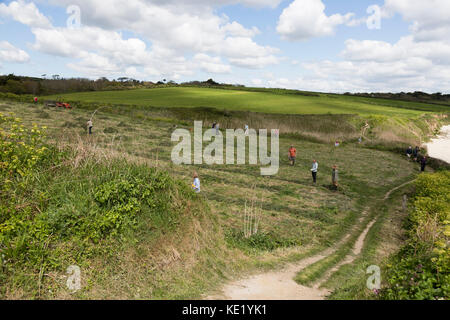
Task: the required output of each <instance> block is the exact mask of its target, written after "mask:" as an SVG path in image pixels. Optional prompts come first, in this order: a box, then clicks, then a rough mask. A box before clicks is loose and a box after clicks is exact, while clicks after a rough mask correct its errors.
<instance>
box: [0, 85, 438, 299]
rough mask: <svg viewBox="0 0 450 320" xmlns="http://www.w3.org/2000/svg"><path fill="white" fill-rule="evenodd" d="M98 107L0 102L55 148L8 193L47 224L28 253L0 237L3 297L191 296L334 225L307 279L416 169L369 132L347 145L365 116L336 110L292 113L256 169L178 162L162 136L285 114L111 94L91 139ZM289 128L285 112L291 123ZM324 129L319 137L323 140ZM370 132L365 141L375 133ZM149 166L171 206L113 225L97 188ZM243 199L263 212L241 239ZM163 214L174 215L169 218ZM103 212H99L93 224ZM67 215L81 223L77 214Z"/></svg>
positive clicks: (294, 251)
mask: <svg viewBox="0 0 450 320" xmlns="http://www.w3.org/2000/svg"><path fill="white" fill-rule="evenodd" d="M208 90H209V89H208ZM96 94H97V93H96ZM101 94H103V93H101ZM122 94H123V93H122ZM80 95H84V94H80ZM311 99H314V98H311ZM180 101H181V100H180ZM96 108H97V106H95V105H89V104H87V105H86V106H83V107H79V108H74V109H72V110H64V109H59V108H48V107H45V106H42V105H40V104H39V105H30V104H24V103H17V102H1V103H0V113H3V114H9V113H13V114H14V115H15V117H19V118H20V119H21V121H22V122H23V124H24V126H25V127H31V126H32V124H37V125H38V126H46V127H47V129H46V131H47V138H46V139H47V140H46V141H47V142H48V143H49V144H50V145H53V146H56V149H57V150H58V152H62V153H63V154H64V155H63V156H62V157H63V159H62V160H61V161H60V162H59V163H57V164H56V163H55V164H54V165H52V166H51V167H50V168H47V169H45V170H44V169H42V170H40V171H39V174H38V175H36V177H35V178H33V179H31V180H30V182H29V183H30V185H31V186H32V187H33V188H32V189H31V190H33V191H30V190H28V189H27V190H28V191H27V190H24V191H20V192H19V191H11V190H10V191H8V192H15V198H14V199H15V201H16V204H15V209H14V210H17V212H22V213H23V214H25V213H24V212H26V215H27V216H28V217H30V218H28V219H31V220H29V221H30V223H31V225H32V226H34V224H35V220H34V219H38V220H36V221H40V223H44V222H45V224H44V225H45V226H46V227H45V228H44V229H45V230H47V231H46V232H47V233H43V234H44V235H47V236H46V237H44V239H43V240H42V241H41V242H40V243H42V246H44V247H39V250H37V249H35V248H34V247H31V246H30V247H27V245H26V244H24V243H23V241H24V240H23V238H21V236H20V234H14V233H11V235H10V236H9V238H2V244H1V246H2V247H1V248H2V250H4V251H5V252H7V253H8V256H7V257H6V258H3V260H2V268H1V270H2V275H1V277H0V284H1V286H0V287H1V289H0V296H1V297H2V298H4V299H11V298H19V299H30V298H34V299H52V298H69V299H70V298H77V299H104V298H106V299H174V298H176V299H185V298H201V297H203V296H204V295H205V294H208V292H214V290H218V289H219V288H220V287H221V285H222V284H223V283H224V281H227V280H230V279H234V278H236V277H240V276H242V275H244V274H247V273H250V272H256V271H257V270H269V269H273V268H277V267H278V266H281V265H282V264H283V263H285V262H287V261H297V260H299V259H300V258H302V257H306V256H308V255H311V254H313V253H314V252H317V251H318V250H321V249H323V248H327V247H330V246H335V245H336V244H337V243H339V240H340V239H342V237H343V236H344V235H346V234H351V235H352V236H350V237H349V238H348V239H347V241H346V242H345V243H342V245H340V247H339V250H338V252H337V253H336V254H335V255H333V256H332V257H331V258H330V259H329V260H331V262H330V261H329V260H327V261H322V262H320V263H319V266H318V267H317V266H316V268H315V269H314V270H313V272H309V273H308V274H307V275H306V278H305V276H303V282H305V283H309V282H312V281H314V280H315V279H318V278H320V276H321V275H323V274H325V273H326V272H327V271H328V270H329V269H330V268H332V267H333V265H335V264H336V263H338V262H339V261H341V260H342V259H344V257H345V255H346V254H347V252H348V251H349V250H350V248H351V246H352V244H353V243H354V241H356V237H357V235H358V234H357V232H358V231H359V230H360V229H362V228H364V226H365V225H367V223H368V222H369V221H370V218H372V219H373V218H375V217H386V216H389V212H386V211H385V210H377V209H376V208H379V207H380V205H381V204H382V203H383V200H382V199H383V196H384V195H385V194H386V192H388V191H389V190H391V189H392V188H394V187H396V186H399V185H401V184H403V183H404V182H407V181H410V180H412V179H414V178H415V177H416V176H417V175H418V173H419V167H418V165H417V164H416V163H413V162H411V161H408V160H406V159H405V158H404V156H403V155H402V154H396V153H393V152H389V151H382V150H378V149H376V148H374V147H373V146H372V147H371V144H370V141H369V140H370V139H371V138H370V137H371V135H370V134H368V137H367V141H366V142H365V143H363V144H358V143H357V142H356V140H355V138H356V137H358V134H359V127H358V125H359V123H360V122H363V121H365V120H364V119H363V118H354V117H349V116H345V115H342V116H339V115H337V116H335V117H336V118H335V119H333V118H332V117H333V116H330V115H322V116H320V115H317V116H305V117H306V118H301V117H300V116H299V118H294V119H298V120H299V121H300V119H302V120H301V121H300V123H301V124H305V126H306V127H307V130H308V131H307V132H306V131H305V132H304V135H302V134H299V133H297V134H285V135H283V134H282V135H281V137H280V154H281V159H280V161H281V164H280V170H279V173H278V174H277V175H276V176H273V177H262V176H260V173H259V166H243V165H240V166H225V165H223V166H207V165H198V166H186V165H183V166H175V165H173V164H172V162H171V160H170V153H171V149H172V148H173V146H174V145H175V144H174V143H172V142H171V141H170V137H171V133H172V132H173V130H174V127H175V126H176V127H178V128H186V129H189V128H191V127H192V126H193V123H192V122H191V120H190V119H191V118H194V117H195V118H197V117H198V118H197V119H203V120H209V119H215V118H217V117H218V116H220V117H223V119H226V118H230V116H231V118H232V119H233V120H230V122H229V123H228V125H229V126H230V127H233V125H234V124H236V125H237V124H238V123H239V122H241V121H243V120H242V119H247V118H246V117H248V118H251V119H258V121H260V122H259V125H260V126H261V127H262V126H263V125H264V124H267V123H269V124H273V125H276V124H277V123H279V122H283V121H286V118H283V117H284V116H283V115H273V117H270V116H268V115H265V116H264V117H263V116H262V115H257V114H252V113H244V114H241V113H236V114H235V113H233V112H231V113H230V114H225V115H224V113H223V112H218V111H214V109H202V108H200V109H189V110H186V109H183V108H180V109H173V110H172V109H171V110H169V111H167V110H166V109H163V108H160V109H158V108H147V109H145V108H143V107H136V108H133V107H130V106H123V105H122V106H120V105H116V106H110V107H106V108H102V109H99V110H98V111H97V113H96V114H95V116H94V118H93V122H94V129H93V132H94V134H93V136H89V135H88V134H87V132H86V121H87V119H89V118H90V117H91V115H92V113H93V111H94V110H95V109H96ZM380 108H384V107H380ZM189 111H190V112H192V114H190V116H188V113H189ZM402 111H403V110H401V109H399V110H398V112H402ZM407 111H408V112H412V113H415V112H417V111H409V110H407ZM404 112H406V111H404ZM310 117H318V118H310ZM322 117H323V118H322ZM311 119H315V120H317V121H313V122H314V123H320V122H321V120H323V121H324V123H327V121H328V122H329V123H332V124H335V123H336V122H338V123H339V122H340V124H341V125H340V126H338V125H331V126H327V125H325V126H321V125H314V124H310V123H311V121H310V120H311ZM367 119H369V120H371V121H372V122H373V124H374V125H375V124H376V123H377V121H378V122H380V120H379V119H378V118H377V117H375V118H371V117H370V116H369V117H367ZM427 119H428V120H430V119H429V118H427ZM428 120H427V121H428ZM381 123H384V122H381ZM308 124H309V126H308ZM295 125H296V124H295V123H294V122H293V123H292V126H293V127H294V126H295ZM224 127H226V126H225V125H224V126H222V128H224ZM376 128H377V127H375V126H374V130H375V129H376ZM417 130H419V129H417ZM375 131H376V130H375ZM426 132H428V131H426V130H424V131H423V132H422V134H425V133H426ZM307 133H310V134H311V135H308V134H307ZM313 134H316V137H315V138H314V135H313ZM322 134H324V135H325V136H326V137H328V138H329V139H328V138H327V139H322V138H323V135H322ZM341 134H343V135H344V136H346V137H349V139H348V141H345V142H344V143H343V144H342V145H341V146H340V147H339V148H335V147H334V144H333V143H329V142H326V141H328V140H330V141H333V139H332V138H335V137H336V136H339V135H341ZM372 135H373V137H374V138H373V139H375V135H376V133H375V132H374V133H372ZM350 138H351V139H350ZM352 139H353V140H352ZM366 143H367V144H366ZM290 145H294V146H296V148H297V150H298V156H297V163H296V165H295V166H294V167H291V166H289V164H288V159H287V153H288V149H289V146H290ZM312 159H317V161H318V162H319V176H318V183H317V185H313V183H312V179H311V173H310V170H309V168H310V166H311V161H312ZM333 165H338V167H339V170H340V188H339V190H337V191H336V190H332V188H331V187H330V185H331V167H332V166H333ZM135 166H137V167H135ZM148 168H150V169H152V168H153V169H154V170H157V171H158V172H161V173H162V174H163V176H164V175H165V174H167V177H170V179H169V178H168V179H169V180H167V181H170V182H167V183H168V184H169V186H170V192H169V193H170V194H172V195H173V196H172V198H171V200H170V201H171V202H174V204H176V206H175V207H173V208H172V207H170V208H166V207H164V206H163V205H162V204H158V203H157V206H156V207H155V208H156V209H157V208H160V207H161V208H162V209H161V210H160V211H152V210H153V209H151V208H153V207H150V209H149V208H147V207H146V206H144V207H142V208H141V207H139V211H138V214H137V216H136V220H133V221H134V222H133V226H131V225H130V226H129V225H128V224H127V223H128V222H127V223H125V222H126V221H127V220H125V221H123V223H122V220H120V219H119V218H120V217H117V216H115V215H112V216H111V214H112V212H113V211H111V210H113V209H114V208H110V207H108V206H106V207H102V203H103V202H99V200H98V199H99V198H98V197H99V192H100V191H101V190H106V191H108V190H109V189H108V188H113V189H114V188H119V187H120V186H121V183H122V182H120V181H122V180H123V179H128V178H126V177H132V176H138V177H142V179H144V180H143V181H146V177H149V178H148V179H150V180H149V181H153V180H152V179H153V178H151V177H153V175H154V173H152V172H151V171H148ZM194 170H196V171H198V173H199V175H200V178H201V183H202V193H201V194H199V195H190V196H187V195H185V192H186V190H187V189H186V188H189V186H190V184H191V180H192V172H193V171H194ZM156 176H157V177H159V175H156ZM121 179H122V180H121ZM111 181H112V182H114V181H119V184H118V186H115V185H114V184H113V185H112V186H110V185H109V184H108V183H109V182H111ZM155 181H159V180H155ZM163 181H166V180H163ZM141 183H142V182H141ZM158 183H159V182H158ZM161 183H162V182H161ZM99 187H101V188H100V191H99V189H98V188H99ZM18 188H19V187H18ZM105 188H106V189H105ZM19 189H20V188H19ZM19 189H17V190H19ZM114 190H115V189H114ZM106 191H101V192H103V193H105V192H106ZM108 192H112V191H108ZM114 192H115V191H114ZM136 192H138V191H136ZM139 192H141V191H139ZM142 192H143V191H142ZM103 193H100V196H101V195H102V194H103ZM108 194H109V193H108ZM395 197H396V198H395V199H397V200H395V201H400V197H401V194H397V195H395ZM100 199H102V198H101V197H100ZM252 201H254V202H255V204H256V206H259V207H260V208H261V209H262V213H261V222H260V226H259V232H258V234H257V235H256V236H253V237H250V238H245V237H244V211H245V207H246V206H248V205H249V204H250V203H251V202H252ZM392 201H394V200H392ZM124 205H126V206H128V205H130V204H124ZM92 208H95V210H94V211H92V210H93V209H92ZM180 208H181V209H180ZM367 208H373V209H371V210H370V214H368V215H366V214H363V213H364V212H365V210H366V209H367ZM156 209H154V210H156ZM104 210H106V211H104ZM158 210H159V209H158ZM164 210H165V211H164ZM92 212H95V215H94V218H95V219H100V220H98V221H99V224H98V225H97V224H95V225H93V226H92V225H91V224H89V223H88V221H89V219H91V215H92ZM102 212H103V213H102ZM126 212H128V211H126ZM155 212H156V213H155ZM158 212H160V213H158ZM164 212H168V213H169V212H182V213H176V214H175V216H172V215H170V214H167V215H165V214H164ZM59 214H65V215H67V217H72V215H75V217H77V218H76V219H74V220H71V219H69V220H70V221H71V222H70V223H69V224H68V225H65V224H64V219H63V220H60V219H59V218H58V217H59ZM103 217H107V218H108V219H109V220H106V221H104V220H102V219H103ZM94 218H92V219H94ZM55 219H56V220H55ZM78 219H79V220H78ZM111 219H113V220H111ZM117 219H119V220H117ZM383 219H384V220H383ZM383 219H380V220H379V222H378V225H379V228H378V230H380V234H376V235H374V236H373V237H374V238H376V239H378V240H377V241H378V242H376V244H377V245H379V243H384V242H385V241H391V240H392V237H390V236H389V237H387V235H388V234H389V233H390V229H389V228H388V227H386V223H387V224H389V219H388V218H383ZM42 221H43V222H42ZM77 221H86V223H87V224H86V225H84V224H83V223H84V222H83V223H81V225H79V222H77ZM95 221H97V220H95ZM111 221H113V222H114V223H115V224H113V225H114V226H116V225H118V227H117V228H116V229H112V230H115V231H114V233H112V232H110V230H111V229H108V228H111V226H110V223H112V222H111ZM36 223H37V222H36ZM0 225H1V224H0ZM38 225H39V224H38ZM108 226H109V227H108ZM107 227H108V228H107ZM17 228H19V227H17ZM33 228H37V227H33ZM105 228H106V229H105ZM5 230H6V229H5ZM8 230H9V229H8ZM33 230H34V229H33ZM39 230H40V229H39ZM52 230H53V231H52ZM64 230H77V231H76V233H74V234H70V232H69V234H66V235H65V236H66V238H64V237H59V236H58V234H60V232H62V231H64ZM108 230H109V231H108ZM11 232H12V231H11ZM74 232H75V231H74ZM55 233H56V235H55ZM62 234H64V233H62ZM394 240H395V241H393V243H394V245H395V243H398V244H399V243H400V242H401V239H399V238H397V239H394ZM21 241H22V242H21ZM98 241H100V242H98ZM99 244H100V245H99ZM367 245H373V242H371V243H368V244H367ZM30 257H32V258H33V259H36V260H32V259H30ZM33 261H37V262H33ZM356 263H359V260H357V261H356ZM72 264H77V265H79V266H80V267H81V269H82V274H83V280H82V284H83V287H82V290H80V291H78V292H76V293H71V292H70V291H69V290H68V289H67V287H66V285H65V281H66V280H67V275H66V269H67V267H68V266H69V265H72ZM357 266H358V264H357ZM358 270H359V269H358ZM358 272H360V271H358ZM361 272H362V271H361ZM345 275H349V273H345V274H344V276H342V275H341V276H340V277H339V278H336V279H339V281H337V280H334V279H335V278H332V279H331V280H330V281H329V282H328V284H329V288H330V289H331V290H332V291H334V292H336V293H335V295H336V296H342V294H340V293H339V292H340V291H339V290H340V287H342V286H344V285H345V283H346V282H345V281H342V279H346V278H345ZM350 275H351V276H353V275H354V274H352V273H350ZM361 290H362V292H363V294H370V293H367V292H366V293H364V288H363V289H361ZM358 292H359V291H358ZM360 293H361V292H359V294H360ZM345 297H346V298H349V296H348V295H347V296H345Z"/></svg>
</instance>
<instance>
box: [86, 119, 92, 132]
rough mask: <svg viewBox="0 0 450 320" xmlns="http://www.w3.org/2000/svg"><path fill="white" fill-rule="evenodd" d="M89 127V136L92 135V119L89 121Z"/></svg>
mask: <svg viewBox="0 0 450 320" xmlns="http://www.w3.org/2000/svg"><path fill="white" fill-rule="evenodd" d="M87 126H88V129H89V134H92V120H91V119H89V121H88V122H87Z"/></svg>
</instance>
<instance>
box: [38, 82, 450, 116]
mask: <svg viewBox="0 0 450 320" xmlns="http://www.w3.org/2000/svg"><path fill="white" fill-rule="evenodd" d="M42 99H44V100H45V99H63V100H65V101H80V102H99V103H104V104H128V105H138V106H153V107H184V108H192V107H212V108H216V109H220V110H224V109H225V110H229V111H253V112H263V113H278V114H327V113H331V114H359V115H369V114H375V115H385V116H402V117H414V116H418V115H420V114H423V113H424V112H428V111H442V110H448V109H449V107H448V106H438V105H427V104H424V103H417V102H403V101H395V100H386V99H370V98H362V97H349V96H343V95H332V94H329V95H328V94H319V96H302V95H295V94H278V93H272V92H269V91H268V92H252V91H245V90H225V89H212V88H196V87H168V88H155V89H136V90H124V91H103V92H80V93H70V94H61V95H54V96H47V97H42Z"/></svg>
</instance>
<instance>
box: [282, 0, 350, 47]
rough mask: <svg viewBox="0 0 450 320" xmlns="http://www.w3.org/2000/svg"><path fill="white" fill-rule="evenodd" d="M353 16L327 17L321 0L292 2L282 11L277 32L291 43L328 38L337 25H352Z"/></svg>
mask: <svg viewBox="0 0 450 320" xmlns="http://www.w3.org/2000/svg"><path fill="white" fill-rule="evenodd" d="M353 16H354V14H353V13H347V14H346V15H340V14H333V15H331V16H327V15H326V14H325V5H324V4H323V2H322V1H321V0H294V1H293V2H292V3H291V4H290V5H289V6H288V7H287V8H286V9H284V10H283V12H282V14H281V16H280V19H279V21H278V25H277V31H278V33H279V34H280V35H281V36H282V38H284V39H286V40H292V41H298V40H306V39H309V38H313V37H322V36H329V35H332V34H334V31H335V28H336V27H337V26H338V25H342V24H348V25H354V23H352V18H353Z"/></svg>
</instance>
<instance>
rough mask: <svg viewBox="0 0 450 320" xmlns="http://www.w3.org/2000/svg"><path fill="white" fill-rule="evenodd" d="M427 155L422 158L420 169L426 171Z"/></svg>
mask: <svg viewBox="0 0 450 320" xmlns="http://www.w3.org/2000/svg"><path fill="white" fill-rule="evenodd" d="M427 160H428V159H427V157H426V156H424V157H423V158H422V160H420V171H422V172H424V171H425V167H426V166H427Z"/></svg>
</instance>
